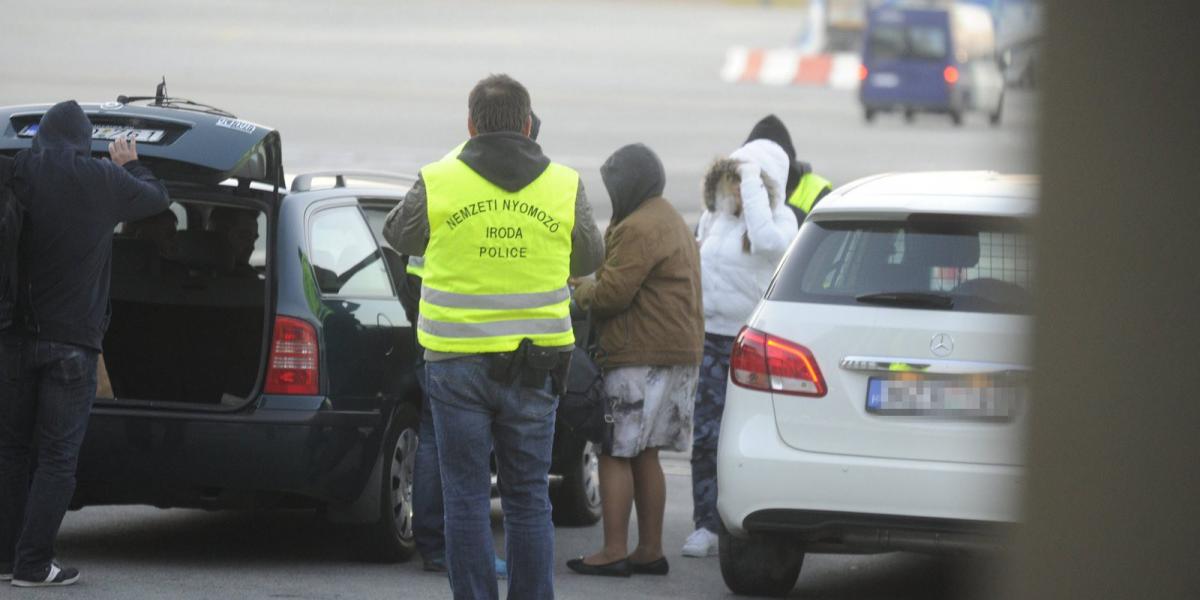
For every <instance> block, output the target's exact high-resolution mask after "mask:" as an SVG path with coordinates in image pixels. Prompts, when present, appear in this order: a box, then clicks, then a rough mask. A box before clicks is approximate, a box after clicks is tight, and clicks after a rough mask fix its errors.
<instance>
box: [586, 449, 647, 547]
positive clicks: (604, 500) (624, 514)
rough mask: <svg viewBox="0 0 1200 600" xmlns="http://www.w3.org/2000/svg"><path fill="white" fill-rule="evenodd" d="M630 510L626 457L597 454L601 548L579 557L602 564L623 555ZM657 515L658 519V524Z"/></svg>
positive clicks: (629, 476) (630, 487) (627, 543)
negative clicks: (601, 526)
mask: <svg viewBox="0 0 1200 600" xmlns="http://www.w3.org/2000/svg"><path fill="white" fill-rule="evenodd" d="M632 509H633V473H632V471H631V469H630V467H629V459H627V458H614V457H611V456H601V457H600V511H601V514H602V515H603V517H604V549H603V550H601V551H600V552H597V553H596V554H593V555H591V556H588V557H586V558H584V559H583V562H584V563H585V564H589V565H603V564H608V563H610V562H614V561H618V560H621V559H622V558H625V555H626V552H628V550H629V512H630V510H632ZM661 520H662V519H661V517H660V519H659V521H660V525H661Z"/></svg>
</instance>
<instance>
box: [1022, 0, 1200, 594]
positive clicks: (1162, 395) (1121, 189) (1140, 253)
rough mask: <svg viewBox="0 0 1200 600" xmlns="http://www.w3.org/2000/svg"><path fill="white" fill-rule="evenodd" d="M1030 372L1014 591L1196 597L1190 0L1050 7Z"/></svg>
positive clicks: (1198, 151)
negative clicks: (1025, 479)
mask: <svg viewBox="0 0 1200 600" xmlns="http://www.w3.org/2000/svg"><path fill="white" fill-rule="evenodd" d="M1045 7H1046V12H1047V19H1046V22H1047V31H1046V35H1045V40H1046V47H1045V61H1044V64H1045V65H1046V69H1047V70H1046V71H1045V74H1046V76H1045V78H1044V79H1042V80H1041V82H1042V83H1044V87H1043V88H1042V93H1043V95H1042V112H1041V131H1040V134H1041V141H1040V144H1041V145H1040V152H1041V157H1042V159H1041V172H1042V174H1043V177H1044V179H1043V184H1044V185H1043V188H1042V203H1041V206H1042V209H1041V210H1042V214H1041V218H1040V222H1039V225H1038V230H1037V243H1038V254H1039V265H1040V272H1039V274H1038V278H1039V286H1038V288H1037V289H1038V294H1039V298H1038V307H1037V311H1038V312H1037V318H1038V327H1037V336H1036V339H1037V341H1036V350H1035V353H1036V358H1035V364H1036V369H1037V374H1036V382H1035V384H1034V388H1035V395H1034V404H1035V408H1034V415H1033V417H1034V418H1033V428H1032V431H1031V446H1030V452H1031V454H1030V461H1029V464H1030V478H1029V485H1028V489H1027V497H1026V509H1027V510H1026V527H1025V528H1024V531H1023V534H1022V539H1021V541H1020V543H1019V545H1018V547H1017V548H1016V549H1015V551H1014V553H1013V557H1014V560H1015V562H1016V569H1015V578H1014V581H1013V582H1012V585H1010V586H1009V587H1008V589H1006V590H1005V591H1006V594H1007V596H1008V597H1011V598H1020V599H1023V600H1028V599H1040V598H1047V599H1049V598H1053V599H1056V600H1057V599H1066V598H1088V599H1095V598H1155V599H1158V598H1163V599H1166V598H1197V597H1200V562H1198V556H1197V554H1198V553H1197V549H1200V483H1198V482H1200V364H1198V363H1200V331H1198V329H1200V328H1198V327H1197V325H1198V324H1200V267H1198V266H1197V263H1198V262H1200V165H1198V164H1197V163H1198V162H1200V85H1198V81H1197V80H1198V79H1200V71H1198V70H1197V68H1196V65H1197V63H1196V61H1197V57H1198V56H1200V41H1198V40H1200V38H1198V37H1197V36H1196V34H1195V30H1196V23H1197V22H1200V19H1198V17H1200V5H1197V4H1195V3H1191V2H1165V1H1164V2H1148V3H1133V2H1118V1H1116V0H1055V1H1054V2H1047V3H1046V4H1045Z"/></svg>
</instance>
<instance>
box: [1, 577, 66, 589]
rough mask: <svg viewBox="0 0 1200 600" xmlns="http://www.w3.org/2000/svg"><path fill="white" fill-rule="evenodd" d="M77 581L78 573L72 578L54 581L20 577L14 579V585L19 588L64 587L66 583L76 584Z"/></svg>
mask: <svg viewBox="0 0 1200 600" xmlns="http://www.w3.org/2000/svg"><path fill="white" fill-rule="evenodd" d="M77 581H79V576H78V575H76V576H74V577H72V578H70V579H64V580H62V581H53V582H48V581H21V580H20V579H14V580H12V585H13V587H19V588H38V587H62V586H64V585H74V584H75V582H77Z"/></svg>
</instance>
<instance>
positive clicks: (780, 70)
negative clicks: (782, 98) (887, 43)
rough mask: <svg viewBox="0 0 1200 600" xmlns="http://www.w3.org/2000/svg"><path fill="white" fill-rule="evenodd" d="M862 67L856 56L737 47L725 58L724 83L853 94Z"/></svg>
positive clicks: (722, 73)
mask: <svg viewBox="0 0 1200 600" xmlns="http://www.w3.org/2000/svg"><path fill="white" fill-rule="evenodd" d="M861 64H862V61H861V59H860V58H859V56H858V55H857V54H854V53H835V54H805V53H802V52H800V51H798V50H795V49H792V48H770V49H768V48H746V47H744V46H734V47H732V48H730V49H729V51H728V52H726V54H725V66H724V67H722V69H721V79H723V80H725V81H727V82H730V83H743V82H746V83H761V84H763V85H823V86H828V87H831V88H834V89H842V90H853V89H857V87H858V71H859V67H860V66H861Z"/></svg>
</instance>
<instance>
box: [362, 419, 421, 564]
mask: <svg viewBox="0 0 1200 600" xmlns="http://www.w3.org/2000/svg"><path fill="white" fill-rule="evenodd" d="M394 423H395V426H394V427H393V428H392V431H391V432H390V433H389V434H388V437H387V438H386V440H385V443H384V445H383V451H384V453H385V454H384V456H383V469H382V477H381V478H380V481H379V493H380V503H379V508H380V511H379V512H380V514H379V520H377V521H376V522H374V523H372V524H370V525H367V526H366V528H367V529H366V531H364V535H363V536H361V537H362V543H363V546H362V547H361V549H360V551H361V555H362V558H363V559H364V560H369V561H371V562H381V563H396V562H402V561H405V560H408V559H409V558H411V557H412V555H413V553H414V552H415V551H416V542H415V539H414V537H413V511H412V500H413V467H414V465H415V464H416V456H417V428H418V426H419V424H420V420H419V417H418V414H417V408H416V407H415V406H413V405H412V404H409V403H404V404H401V405H400V406H399V407H398V408H397V409H396V416H395V420H394Z"/></svg>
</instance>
